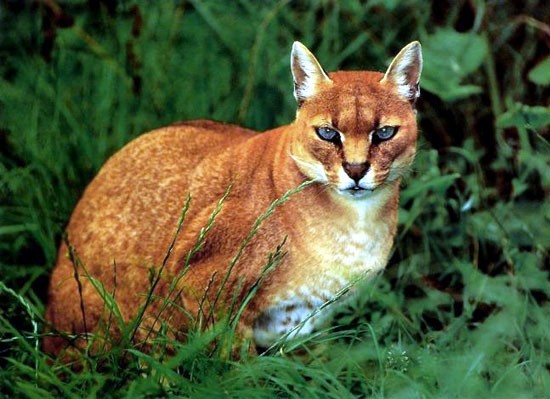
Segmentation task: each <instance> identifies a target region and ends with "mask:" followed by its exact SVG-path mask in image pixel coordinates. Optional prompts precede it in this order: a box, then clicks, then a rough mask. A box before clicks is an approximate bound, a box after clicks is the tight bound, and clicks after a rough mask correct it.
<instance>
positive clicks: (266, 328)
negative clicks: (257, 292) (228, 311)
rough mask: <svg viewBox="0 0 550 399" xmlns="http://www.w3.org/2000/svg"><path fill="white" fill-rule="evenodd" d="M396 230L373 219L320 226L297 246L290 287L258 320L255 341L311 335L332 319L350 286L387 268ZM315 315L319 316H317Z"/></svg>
mask: <svg viewBox="0 0 550 399" xmlns="http://www.w3.org/2000/svg"><path fill="white" fill-rule="evenodd" d="M391 230H392V226H391V225H389V224H383V223H376V224H375V223H373V220H372V219H369V218H368V217H362V218H359V217H358V218H357V219H355V220H352V221H350V222H348V223H326V224H323V223H319V224H317V225H316V226H313V227H311V228H310V229H309V231H308V230H304V231H302V233H301V234H300V236H299V238H298V240H297V241H294V242H291V244H293V245H291V248H290V257H291V263H290V264H289V265H287V268H288V272H287V273H286V276H285V283H284V284H282V285H281V286H279V288H278V290H277V292H275V293H273V295H272V296H271V301H270V304H269V306H268V307H267V309H266V310H265V311H264V312H263V313H262V314H261V315H260V316H259V317H258V319H256V322H255V325H254V336H255V340H256V342H257V344H259V345H260V346H269V345H271V344H272V343H273V342H275V341H276V340H277V339H278V338H280V337H283V336H285V335H288V336H296V335H308V334H310V333H311V332H312V331H314V330H316V329H318V328H319V327H320V326H322V325H323V324H324V323H325V322H326V321H327V320H329V319H330V317H331V315H332V313H333V312H332V311H333V308H334V306H335V304H330V305H328V306H327V304H329V303H331V301H332V300H333V299H334V298H335V297H336V296H338V294H339V293H341V292H342V290H343V289H345V288H346V287H347V286H349V285H350V284H351V283H353V282H355V281H357V280H358V279H361V278H363V277H365V278H369V277H371V276H374V275H375V274H376V273H377V272H378V271H380V270H381V269H383V268H384V266H385V265H386V262H387V257H388V253H389V250H390V249H391V245H392V236H391ZM312 314H313V315H312Z"/></svg>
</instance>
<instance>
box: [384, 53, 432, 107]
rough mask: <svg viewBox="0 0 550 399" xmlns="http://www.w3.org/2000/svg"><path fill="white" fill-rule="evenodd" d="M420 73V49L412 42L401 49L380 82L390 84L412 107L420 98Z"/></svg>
mask: <svg viewBox="0 0 550 399" xmlns="http://www.w3.org/2000/svg"><path fill="white" fill-rule="evenodd" d="M421 73H422V47H421V46H420V43H418V42H412V43H409V44H408V45H406V46H405V47H403V49H402V50H401V51H400V52H399V54H397V56H396V57H395V58H394V59H393V61H392V63H391V64H390V66H389V68H388V70H387V71H386V74H385V75H384V78H383V79H382V82H392V83H393V84H394V85H395V86H396V87H397V92H398V93H399V95H400V96H401V97H403V98H404V99H406V100H408V101H409V102H410V103H411V104H413V105H414V103H415V102H416V99H417V98H418V97H419V96H420V88H419V86H418V84H419V82H420V74H421Z"/></svg>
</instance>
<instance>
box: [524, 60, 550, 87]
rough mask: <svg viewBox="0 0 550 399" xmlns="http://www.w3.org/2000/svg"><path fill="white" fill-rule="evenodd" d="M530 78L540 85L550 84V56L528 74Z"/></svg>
mask: <svg viewBox="0 0 550 399" xmlns="http://www.w3.org/2000/svg"><path fill="white" fill-rule="evenodd" d="M527 77H528V78H529V80H530V81H531V82H533V83H536V84H538V85H543V86H546V85H548V84H550V57H546V58H545V59H544V60H542V61H541V62H539V63H538V64H537V65H535V67H534V68H533V69H531V70H530V71H529V74H528V75H527Z"/></svg>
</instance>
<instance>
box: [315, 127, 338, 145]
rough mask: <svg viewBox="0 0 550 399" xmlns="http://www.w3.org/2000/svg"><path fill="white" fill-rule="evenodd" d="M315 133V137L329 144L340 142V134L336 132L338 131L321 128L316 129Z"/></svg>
mask: <svg viewBox="0 0 550 399" xmlns="http://www.w3.org/2000/svg"><path fill="white" fill-rule="evenodd" d="M315 132H316V133H317V136H319V137H320V138H321V139H323V140H325V141H330V142H331V143H339V142H340V133H339V132H338V130H335V129H332V128H330V127H326V126H321V127H316V128H315Z"/></svg>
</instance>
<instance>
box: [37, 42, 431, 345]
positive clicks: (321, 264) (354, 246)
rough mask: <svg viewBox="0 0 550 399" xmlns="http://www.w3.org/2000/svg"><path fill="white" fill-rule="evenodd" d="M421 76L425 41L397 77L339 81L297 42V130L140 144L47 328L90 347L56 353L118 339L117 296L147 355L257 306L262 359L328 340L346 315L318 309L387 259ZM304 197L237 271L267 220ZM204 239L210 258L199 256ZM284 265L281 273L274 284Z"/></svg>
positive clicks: (121, 157)
mask: <svg viewBox="0 0 550 399" xmlns="http://www.w3.org/2000/svg"><path fill="white" fill-rule="evenodd" d="M421 70H422V52H421V46H420V43H418V42H412V43H410V44H408V45H407V46H406V47H404V48H403V49H402V50H401V51H400V52H399V54H398V55H397V56H396V57H395V58H394V59H393V61H392V62H391V64H390V66H389V67H388V69H387V71H386V72H385V73H379V72H370V71H344V72H342V71H339V72H333V73H329V74H327V73H326V72H325V71H324V70H323V68H322V67H321V65H320V64H319V62H318V61H317V59H316V58H315V57H314V55H313V54H312V53H311V52H310V51H309V50H308V49H307V48H306V47H305V46H304V45H303V44H301V43H299V42H295V43H294V44H293V47H292V53H291V71H292V76H293V82H294V96H295V98H296V101H297V104H298V107H297V113H296V119H295V121H294V122H293V123H291V124H289V125H286V126H282V127H278V128H276V129H273V130H269V131H266V132H263V133H258V132H255V131H252V130H249V129H246V128H243V127H239V126H234V125H230V124H224V123H218V122H213V121H208V120H198V121H191V122H183V123H178V124H175V125H172V126H168V127H165V128H161V129H158V130H155V131H152V132H149V133H147V134H144V135H142V136H140V137H138V138H137V139H135V140H134V141H132V142H130V143H129V144H127V145H126V146H125V147H124V148H123V149H121V150H120V151H119V152H118V153H116V154H115V155H113V156H112V157H111V158H110V159H109V160H108V161H107V162H106V163H105V165H104V166H103V167H102V168H101V170H100V171H99V173H98V175H97V176H96V177H95V178H94V179H93V181H92V182H91V183H90V184H89V186H88V187H87V188H86V190H85V192H84V194H83V195H82V198H81V199H80V201H79V202H78V204H77V206H76V208H75V210H74V212H73V214H72V217H71V219H70V222H69V224H68V227H67V230H66V237H67V239H66V240H65V241H64V242H63V243H62V244H61V246H60V249H59V253H58V258H57V264H56V266H55V268H54V270H53V273H52V277H51V282H50V286H49V293H48V296H49V298H48V304H47V310H46V322H47V324H48V325H50V326H51V330H52V331H59V332H64V333H67V334H81V335H79V338H77V339H73V340H72V341H71V340H69V339H68V338H66V337H65V336H64V334H50V335H48V336H46V337H45V338H44V350H45V351H46V352H49V353H51V354H53V355H59V353H60V352H63V353H65V352H66V351H65V349H67V348H68V350H71V349H70V348H71V347H72V348H73V350H74V348H83V347H84V346H85V345H86V344H87V339H88V336H89V334H88V333H93V334H94V336H95V337H96V339H98V338H97V337H101V336H102V335H105V334H110V335H113V336H115V337H116V336H119V335H120V326H119V325H118V326H117V322H116V320H114V319H116V318H113V311H112V308H111V307H109V306H108V305H106V300H105V298H102V296H104V295H103V294H100V293H101V292H102V289H103V288H104V291H105V292H107V293H110V294H111V295H112V296H113V297H114V300H115V301H116V302H117V304H118V307H119V309H120V315H119V316H118V317H119V318H120V319H122V320H123V322H124V323H127V322H128V321H130V320H132V319H133V320H136V319H137V318H140V320H139V321H140V325H139V328H137V329H136V330H135V331H134V333H135V334H134V335H133V339H134V341H135V342H136V343H144V342H146V341H147V340H148V338H149V337H150V336H151V334H153V335H154V333H155V332H156V331H158V329H159V328H161V325H162V326H163V328H165V329H167V331H168V334H169V335H170V336H172V337H174V338H175V339H184V337H185V333H186V331H187V330H188V329H189V328H190V326H191V323H192V322H193V320H195V321H196V320H198V319H201V317H202V318H204V322H205V323H212V322H213V321H212V318H214V315H217V314H218V311H219V312H223V311H228V309H230V308H231V306H232V304H233V305H234V304H235V303H238V304H240V303H242V301H244V299H245V298H248V299H249V302H248V303H247V305H246V307H244V310H243V312H242V314H240V318H239V324H238V329H237V331H238V333H239V334H240V335H241V336H242V337H243V339H246V340H248V342H252V343H253V344H254V345H256V346H257V347H260V348H265V347H269V346H270V345H272V344H273V343H275V342H276V341H277V340H278V339H281V337H284V336H285V334H286V335H289V336H295V335H304V334H310V333H311V332H312V331H314V330H315V329H318V328H319V327H320V326H321V325H322V324H323V323H325V322H326V321H327V320H328V319H330V312H329V308H330V307H332V306H333V305H331V306H330V307H327V308H326V309H323V310H322V311H319V309H320V307H321V306H322V305H323V304H325V303H327V302H329V301H330V300H331V298H333V297H334V296H335V295H336V294H337V293H339V292H340V291H341V290H342V289H344V288H345V287H346V286H347V285H348V284H350V283H351V282H352V281H354V279H357V278H369V277H371V276H373V275H375V274H376V273H377V272H379V271H381V270H382V269H383V268H384V267H385V266H386V263H387V261H388V256H389V253H390V250H391V248H392V245H393V241H394V236H395V233H396V227H397V210H398V199H399V186H400V181H401V179H402V176H403V175H404V173H405V171H406V170H407V168H409V166H410V165H411V163H412V162H413V159H414V156H415V152H416V142H417V126H416V110H415V102H416V100H417V98H418V96H419V93H420V90H419V80H420V74H421ZM304 182H306V183H305V184H304ZM300 185H303V186H301V188H300V189H299V190H296V192H294V193H293V194H292V195H290V196H288V197H287V198H286V202H284V203H281V204H279V206H278V207H276V208H275V209H274V212H273V213H272V214H271V215H270V216H269V217H267V218H266V219H265V220H264V221H263V222H262V223H261V225H260V226H259V229H258V230H257V232H256V234H255V235H254V236H252V237H251V238H250V241H249V242H248V244H247V245H246V247H245V248H244V250H243V251H242V256H240V257H238V260H237V262H233V263H234V264H233V266H231V267H232V268H231V272H230V273H229V269H230V265H231V264H232V259H234V257H235V256H236V254H237V252H238V250H239V248H240V246H241V243H242V242H243V240H244V239H245V238H246V237H247V236H248V235H249V233H250V231H251V230H252V228H253V225H254V221H255V220H256V219H257V218H258V217H259V216H260V215H262V214H264V212H266V210H267V209H268V208H269V206H270V204H272V203H273V201H274V200H276V199H278V198H281V197H283V196H285V193H287V192H289V191H290V190H293V189H295V188H296V187H299V186H300ZM188 195H190V196H191V197H190V198H191V199H190V202H189V206H188V207H186V208H185V204H186V199H187V198H188ZM222 197H223V198H224V200H223V203H222V204H221V206H220V205H219V204H220V200H221V198H222ZM281 202H283V201H281ZM184 208H185V209H186V214H185V218H184V221H183V224H182V225H181V230H180V231H179V233H178V234H177V235H176V234H175V233H176V229H177V227H178V220H179V218H180V214H181V213H182V209H184ZM213 213H214V214H216V216H215V218H214V219H213V220H214V222H213V224H212V223H210V224H209V221H211V218H212V215H213ZM205 226H209V227H208V228H206V230H205ZM201 229H202V230H201ZM201 231H202V233H201ZM199 234H202V235H203V238H204V241H203V243H202V247H200V248H199V249H198V250H196V251H194V252H192V253H191V254H190V250H191V249H192V248H193V247H194V246H195V245H196V244H197V239H198V238H197V237H198V236H199ZM283 242H284V243H283ZM277 248H279V251H276V250H277ZM270 254H271V255H272V256H271V257H272V260H274V261H276V262H275V263H276V266H275V267H272V268H271V269H270V270H269V271H265V270H264V267H265V265H266V264H267V263H268V259H269V256H270ZM186 265H187V267H186ZM184 269H185V270H184ZM160 272H162V273H160ZM159 274H160V277H158V276H159ZM92 277H93V279H92ZM99 283H100V284H101V286H99V285H98V284H99ZM101 287H103V288H101ZM252 291H254V292H255V294H254V295H253V296H251V295H247V294H249V293H250V292H252ZM148 292H152V293H153V295H147V293H148ZM166 298H167V299H166ZM248 299H247V300H248ZM144 304H145V305H144ZM140 312H141V313H140ZM312 312H317V313H316V314H314V315H313V316H311V314H312ZM205 315H210V316H211V317H210V318H209V317H206V318H205V317H204V316H205ZM118 324H120V321H119V322H118ZM117 334H118V335H117Z"/></svg>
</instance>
